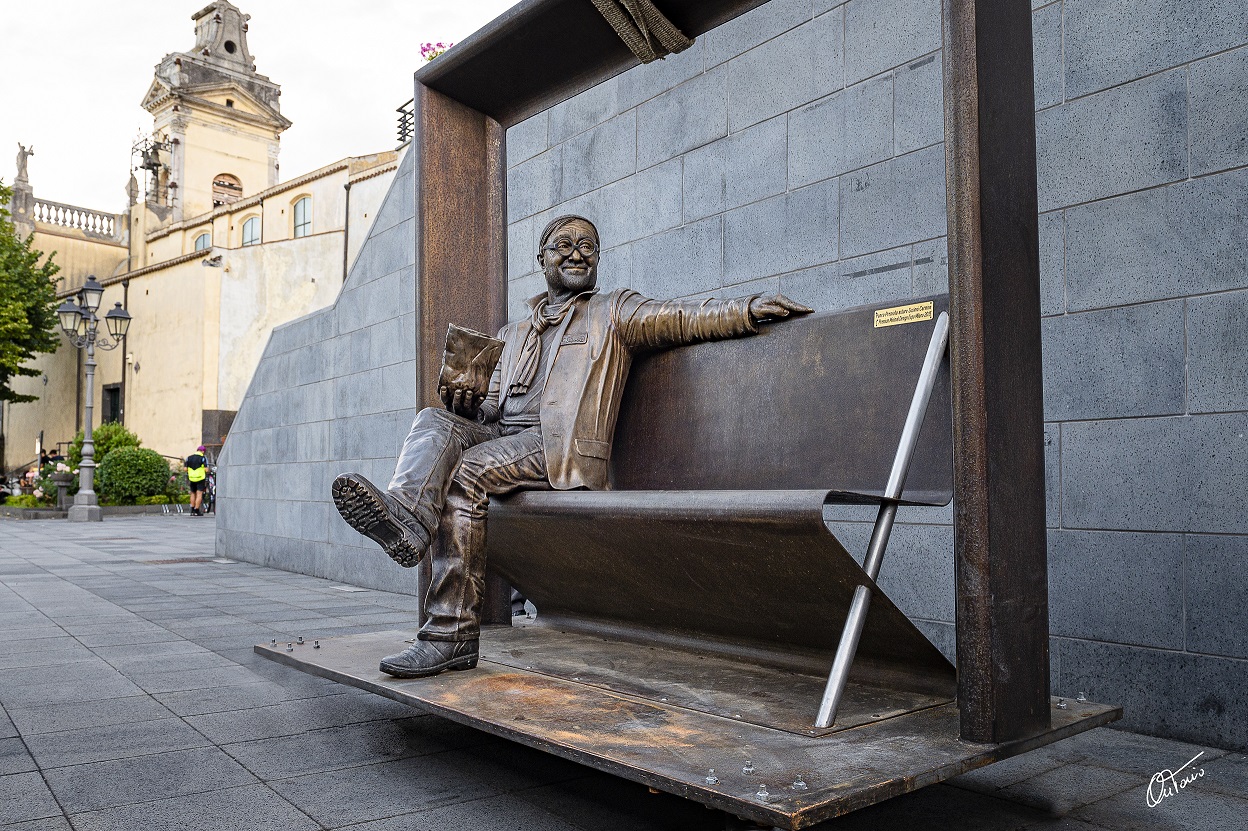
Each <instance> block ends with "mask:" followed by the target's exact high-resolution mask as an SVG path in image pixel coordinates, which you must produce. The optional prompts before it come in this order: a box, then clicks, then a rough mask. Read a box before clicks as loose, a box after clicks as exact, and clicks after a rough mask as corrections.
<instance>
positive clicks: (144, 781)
mask: <svg viewBox="0 0 1248 831" xmlns="http://www.w3.org/2000/svg"><path fill="white" fill-rule="evenodd" d="M45 775H46V776H47V778H48V785H49V786H50V787H51V788H52V790H53V792H55V793H56V796H57V798H58V799H59V800H60V802H61V805H63V806H65V810H66V811H68V812H69V813H70V814H74V813H78V812H82V811H93V810H96V809H99V808H111V807H114V806H118V805H128V804H131V803H134V802H151V801H153V800H157V799H167V798H169V797H175V796H181V795H184V794H192V793H202V792H204V791H212V790H220V789H222V788H228V787H233V786H237V785H251V784H255V783H256V778H255V777H254V776H252V775H251V774H250V773H248V772H247V771H246V770H245V769H244V768H243V767H242V766H241V765H240V764H238V762H235V761H234V760H233V759H231V758H230V757H229V756H227V755H225V753H223V752H222V751H221V750H219V749H217V748H215V747H205V748H198V749H195V750H175V751H172V752H170V753H158V754H155V755H152V756H140V757H138V758H135V759H118V760H113V761H108V762H92V763H91V764H86V765H74V766H73V767H67V768H57V769H56V770H49V771H46V772H45Z"/></svg>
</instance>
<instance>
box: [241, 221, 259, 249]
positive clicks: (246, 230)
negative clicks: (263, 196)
mask: <svg viewBox="0 0 1248 831" xmlns="http://www.w3.org/2000/svg"><path fill="white" fill-rule="evenodd" d="M259 244H260V217H258V216H253V217H252V218H251V219H249V220H247V221H246V222H244V223H243V245H259Z"/></svg>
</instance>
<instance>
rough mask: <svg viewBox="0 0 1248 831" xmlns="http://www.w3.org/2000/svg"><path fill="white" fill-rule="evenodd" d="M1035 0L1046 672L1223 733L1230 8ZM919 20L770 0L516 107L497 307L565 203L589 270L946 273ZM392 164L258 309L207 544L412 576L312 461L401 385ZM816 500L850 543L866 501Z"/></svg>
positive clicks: (1231, 2) (1245, 458)
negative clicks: (361, 228)
mask: <svg viewBox="0 0 1248 831" xmlns="http://www.w3.org/2000/svg"><path fill="white" fill-rule="evenodd" d="M1033 7H1034V12H1033V22H1034V34H1035V48H1036V62H1035V65H1036V74H1035V82H1036V96H1037V134H1038V170H1039V184H1040V204H1039V210H1040V249H1041V250H1040V254H1041V272H1042V273H1041V295H1042V310H1043V314H1044V320H1043V324H1042V325H1043V335H1044V349H1045V368H1044V372H1045V377H1044V382H1045V420H1046V425H1045V436H1044V438H1045V446H1046V450H1047V457H1046V469H1047V479H1048V493H1047V509H1048V522H1049V558H1050V607H1051V630H1052V635H1053V638H1052V642H1051V647H1052V682H1053V684H1052V685H1053V691H1054V693H1055V694H1060V695H1074V694H1075V693H1077V692H1086V693H1087V694H1088V696H1089V697H1091V698H1093V699H1095V700H1099V701H1113V702H1119V703H1122V704H1123V705H1124V707H1125V708H1126V718H1125V720H1124V722H1123V725H1124V726H1126V727H1129V728H1131V729H1135V730H1141V731H1144V732H1149V733H1155V734H1159V735H1165V736H1170V737H1175V738H1180V739H1188V740H1192V741H1198V742H1203V743H1209V744H1216V745H1221V746H1227V747H1239V748H1243V747H1246V746H1248V693H1246V692H1245V690H1248V626H1245V625H1244V623H1243V609H1244V608H1248V588H1246V587H1248V511H1245V510H1244V505H1245V504H1246V503H1248V476H1245V475H1244V471H1245V470H1246V469H1248V439H1245V436H1248V361H1245V360H1244V355H1245V351H1246V348H1248V334H1246V333H1248V326H1246V325H1245V324H1246V323H1248V254H1245V250H1246V249H1245V247H1244V240H1245V239H1248V169H1246V168H1248V138H1246V137H1248V108H1245V107H1244V106H1243V101H1244V100H1246V97H1248V16H1246V15H1244V14H1243V9H1242V2H1240V0H1174V2H1170V3H1147V2H1144V0H1056V1H1055V2H1044V0H1033ZM940 49H941V36H940V2H939V0H849V2H837V0H772V1H771V2H770V3H768V4H766V5H765V6H763V7H761V8H759V9H757V10H755V11H754V12H751V13H749V14H747V15H745V16H743V17H741V18H739V19H737V20H736V21H732V22H730V23H728V24H726V25H724V26H722V27H720V28H718V29H716V30H714V31H712V32H708V33H707V34H706V35H704V36H702V37H700V38H698V41H697V43H696V44H695V45H694V46H693V47H692V48H691V49H689V50H688V51H686V52H684V53H682V54H680V55H676V56H672V57H670V58H668V59H667V60H664V61H659V62H656V63H654V64H650V65H648V66H642V67H637V68H636V69H633V70H630V71H629V72H626V73H624V74H622V75H620V76H618V77H616V78H614V79H612V80H610V81H607V82H605V83H603V84H601V85H599V86H597V87H595V88H593V89H591V90H588V91H586V92H584V93H582V94H581V95H579V96H577V97H576V98H574V99H572V100H570V101H567V102H565V103H563V104H560V105H558V106H556V107H554V108H552V109H550V110H548V111H546V112H544V113H541V114H538V115H536V116H534V117H533V118H530V119H528V120H527V121H525V122H522V123H520V124H518V125H516V126H514V127H513V128H512V129H511V130H509V132H508V136H507V156H508V165H509V171H508V205H507V207H508V214H509V225H508V264H509V283H508V293H509V310H510V313H511V315H512V316H513V317H514V316H517V315H519V314H521V313H522V311H523V308H524V306H523V303H524V300H525V299H526V298H527V297H529V296H531V295H533V294H536V293H538V292H539V291H541V290H542V288H543V281H542V278H541V275H540V274H539V273H538V271H537V261H536V244H537V235H538V234H539V233H540V230H541V228H542V227H543V225H544V224H545V223H546V222H547V221H548V220H549V219H550V218H552V217H553V216H555V215H557V214H559V213H564V212H576V213H583V214H585V215H586V216H589V217H590V218H591V219H593V220H594V221H595V222H596V223H597V224H598V226H599V229H600V231H601V234H602V242H603V248H604V250H603V256H602V266H601V285H602V286H603V288H604V289H607V290H610V289H611V288H615V287H618V286H631V287H634V288H637V289H638V290H640V291H642V292H644V293H647V294H649V295H651V296H654V297H681V296H705V295H710V294H715V295H717V296H731V295H736V294H745V293H752V292H761V291H777V290H779V291H783V292H784V293H786V294H788V295H790V296H791V297H793V298H795V299H798V300H801V301H804V302H806V303H809V304H811V305H814V306H815V307H817V308H819V309H837V308H847V307H850V306H854V305H858V304H862V303H874V302H887V301H893V300H897V301H903V300H905V299H907V298H910V297H914V296H921V295H924V294H928V293H933V292H937V291H944V290H946V288H947V276H948V275H947V265H946V240H945V233H946V231H945V187H944V146H943V143H942V142H943V122H942V119H943V113H942V101H941V51H940ZM411 187H412V178H411V173H410V167H409V166H408V164H407V163H406V162H405V163H404V166H403V167H402V168H401V169H400V171H399V174H398V176H397V178H396V180H395V183H394V186H393V188H392V190H391V193H390V195H389V197H388V198H387V202H386V207H385V208H384V209H383V211H382V213H381V214H380V215H379V216H378V219H377V224H376V226H375V227H374V229H373V231H372V233H371V235H370V237H369V239H368V242H367V244H366V245H365V247H364V249H363V250H362V252H361V254H360V257H359V260H358V261H357V263H356V264H355V267H354V268H353V269H352V272H351V275H350V278H349V279H348V281H347V283H346V285H345V286H344V288H343V294H342V296H341V298H340V299H339V301H338V303H337V304H336V305H335V306H334V307H333V308H331V309H327V310H325V311H324V312H322V313H319V314H317V315H313V316H311V317H309V318H305V319H303V320H301V321H296V322H295V323H292V324H290V325H288V326H286V327H283V328H281V329H279V330H277V331H276V332H275V333H274V335H273V339H272V342H271V343H270V344H269V347H268V350H267V351H266V353H265V358H264V360H263V361H262V362H261V365H260V369H259V370H258V371H257V375H256V378H255V380H254V381H253V383H252V388H251V390H250V392H249V394H248V396H247V400H246V402H245V403H244V405H243V408H242V410H241V411H240V413H239V417H238V421H237V422H236V423H235V426H234V430H233V432H232V434H231V438H230V441H229V443H227V446H226V451H225V465H223V473H222V488H223V495H224V496H225V499H224V500H223V503H222V511H221V517H220V519H219V529H220V530H219V551H220V552H221V553H222V554H224V555H227V556H237V557H243V558H245V559H250V560H254V561H257V562H266V563H270V564H272V565H277V566H280V567H284V568H290V569H293V570H298V571H303V572H308V573H313V574H320V575H323V576H327V577H331V578H334V579H342V580H350V581H351V582H354V583H359V584H363V585H374V586H385V587H388V588H398V589H400V590H405V587H409V588H411V589H412V590H414V579H412V578H413V575H411V574H410V573H408V572H402V571H401V570H399V569H395V568H393V567H392V565H391V563H390V561H389V560H388V559H386V558H385V557H384V556H382V555H381V554H380V552H378V551H377V549H376V547H375V546H372V545H371V544H367V543H365V544H361V541H360V540H359V538H358V537H355V535H354V534H353V533H352V532H351V531H350V530H349V529H347V528H346V526H345V524H343V523H342V522H341V521H339V520H338V519H337V517H336V516H335V515H334V514H333V508H332V506H331V505H330V503H329V500H328V484H329V481H330V480H331V479H332V477H333V476H334V475H335V474H336V473H337V472H338V471H339V470H343V469H360V470H363V471H364V472H365V473H366V474H367V475H370V476H373V477H375V478H376V479H378V480H380V481H385V480H386V479H387V478H388V476H389V474H390V471H391V467H392V461H393V457H394V455H395V453H396V452H397V449H398V445H399V443H400V441H401V439H402V437H403V435H404V434H405V432H406V429H407V425H408V422H409V420H410V417H411V414H412V408H413V396H412V382H413V378H412V373H413V363H412V362H413V360H414V348H415V347H414V341H413V326H414V322H413V291H414V288H413V277H412V262H413V256H412V241H413V236H414V231H413V229H412V223H411V216H412V209H411V205H412V202H413V197H412V193H411ZM827 518H828V521H829V523H830V524H831V526H832V527H833V529H834V530H835V531H836V532H837V533H838V534H839V535H840V536H841V537H842V538H843V540H844V541H845V542H846V543H847V545H848V546H849V547H850V550H851V551H857V552H862V551H865V549H866V544H867V538H868V535H869V532H870V521H871V520H872V519H873V514H872V513H871V512H869V511H864V510H860V509H836V510H831V511H829V512H828V517H827ZM902 519H903V522H902V523H901V524H899V525H898V527H897V528H896V530H895V531H894V534H893V542H892V544H891V546H890V548H889V553H888V556H887V557H886V559H885V562H884V570H883V573H882V576H881V583H882V585H883V586H884V587H885V589H886V590H887V591H888V592H889V594H890V595H891V596H892V597H893V598H894V600H896V602H897V603H898V605H899V606H901V608H903V609H904V610H906V611H907V613H908V614H910V615H911V617H912V618H914V619H915V620H916V621H917V622H918V624H919V625H920V626H921V627H922V628H923V629H924V631H925V632H926V633H927V634H928V635H929V637H931V638H932V640H933V641H934V642H935V643H936V644H937V645H938V646H940V647H941V648H942V649H943V650H944V651H945V652H946V653H947V654H949V655H950V656H952V654H953V639H954V626H953V620H954V590H955V584H954V575H953V534H952V510H951V509H950V508H935V509H914V508H912V509H908V510H905V511H904V512H903V514H902ZM819 623H820V622H812V624H814V625H818V624H819ZM823 623H825V624H826V625H829V626H839V625H840V621H827V622H823Z"/></svg>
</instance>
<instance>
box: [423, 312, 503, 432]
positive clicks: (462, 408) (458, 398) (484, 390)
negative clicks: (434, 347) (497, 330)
mask: <svg viewBox="0 0 1248 831" xmlns="http://www.w3.org/2000/svg"><path fill="white" fill-rule="evenodd" d="M502 353H503V342H502V341H501V340H499V339H498V338H492V337H490V336H489V335H486V334H482V333H481V332H476V331H473V330H472V329H465V328H463V327H462V326H456V325H455V324H453V323H452V324H451V325H450V327H449V328H448V329H447V331H446V350H445V352H444V353H443V355H442V371H441V372H440V373H439V374H438V397H439V398H440V399H441V400H442V404H443V406H445V407H446V408H447V409H448V410H450V411H451V412H453V413H455V414H457V415H461V416H464V417H465V418H475V417H476V414H477V409H478V408H479V407H480V406H481V402H482V401H484V400H485V397H486V395H487V394H488V393H489V390H490V376H491V375H492V374H493V373H494V367H495V366H496V365H497V364H498V359H499V357H500V356H501V355H502Z"/></svg>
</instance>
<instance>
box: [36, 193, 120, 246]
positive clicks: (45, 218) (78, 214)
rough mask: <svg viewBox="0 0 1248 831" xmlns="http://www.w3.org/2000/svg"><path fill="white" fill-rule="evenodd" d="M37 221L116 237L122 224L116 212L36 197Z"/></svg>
mask: <svg viewBox="0 0 1248 831" xmlns="http://www.w3.org/2000/svg"><path fill="white" fill-rule="evenodd" d="M35 222H43V223H45V224H47V225H60V226H61V227H63V228H77V229H79V230H81V231H87V232H88V233H92V234H99V235H100V236H105V237H115V236H116V232H117V228H118V226H119V224H120V223H118V221H117V215H116V214H107V213H104V212H103V211H93V210H91V209H90V208H79V207H78V206H76V205H64V204H62V203H60V202H49V201H48V200H46V199H38V198H37V199H35Z"/></svg>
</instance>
